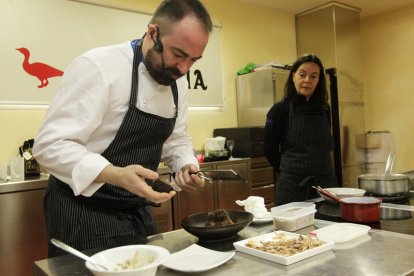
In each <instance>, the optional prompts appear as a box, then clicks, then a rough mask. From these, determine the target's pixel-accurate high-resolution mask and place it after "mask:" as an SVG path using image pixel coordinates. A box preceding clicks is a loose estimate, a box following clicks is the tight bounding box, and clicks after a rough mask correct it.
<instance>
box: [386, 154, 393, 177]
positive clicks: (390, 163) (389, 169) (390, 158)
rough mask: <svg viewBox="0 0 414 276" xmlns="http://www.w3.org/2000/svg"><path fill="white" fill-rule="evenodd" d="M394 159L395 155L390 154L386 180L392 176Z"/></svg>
mask: <svg viewBox="0 0 414 276" xmlns="http://www.w3.org/2000/svg"><path fill="white" fill-rule="evenodd" d="M394 158H395V154H394V153H390V154H389V155H388V159H387V163H386V165H385V174H384V177H385V179H387V178H389V176H390V175H391V171H392V166H393V164H394Z"/></svg>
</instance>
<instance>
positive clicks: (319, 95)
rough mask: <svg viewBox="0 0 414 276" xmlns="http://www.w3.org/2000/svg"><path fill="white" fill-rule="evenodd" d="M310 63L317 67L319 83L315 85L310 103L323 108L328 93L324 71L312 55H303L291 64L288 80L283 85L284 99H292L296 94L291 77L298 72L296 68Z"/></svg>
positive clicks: (319, 61)
mask: <svg viewBox="0 0 414 276" xmlns="http://www.w3.org/2000/svg"><path fill="white" fill-rule="evenodd" d="M306 62H312V63H315V64H316V65H318V67H319V71H320V74H319V81H318V84H317V85H316V88H315V92H314V93H313V95H312V96H311V97H310V101H312V102H315V103H316V104H318V105H319V106H322V107H325V106H326V105H327V102H328V93H327V91H326V80H325V70H324V68H323V65H322V61H321V60H320V59H319V58H318V57H317V56H316V55H314V54H305V55H303V56H301V57H299V58H298V59H297V60H296V61H295V63H293V65H292V68H291V69H290V73H289V78H288V80H287V82H286V84H285V98H292V97H293V96H295V95H296V94H297V91H296V87H295V84H294V83H293V75H294V74H295V72H296V71H297V70H298V68H299V67H300V66H301V65H302V64H304V63H306Z"/></svg>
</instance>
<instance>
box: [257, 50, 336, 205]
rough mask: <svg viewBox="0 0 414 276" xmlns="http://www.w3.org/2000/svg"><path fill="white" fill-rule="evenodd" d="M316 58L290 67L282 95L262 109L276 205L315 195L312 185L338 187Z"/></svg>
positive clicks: (320, 68)
mask: <svg viewBox="0 0 414 276" xmlns="http://www.w3.org/2000/svg"><path fill="white" fill-rule="evenodd" d="M327 99H328V95H327V91H326V81H325V74H324V69H323V65H322V62H321V60H320V59H319V58H318V57H317V56H315V55H312V54H307V55H304V56H302V57H300V58H299V59H298V60H296V61H295V63H294V64H293V66H292V69H291V70H290V74H289V78H288V80H287V82H286V84H285V95H284V98H283V99H282V100H281V101H280V102H277V103H275V104H274V105H273V106H272V108H271V109H270V110H269V112H268V113H267V118H266V126H265V139H264V146H265V154H266V157H267V159H268V160H269V162H270V163H271V164H272V165H273V167H274V168H275V170H276V172H277V173H278V180H277V184H276V192H275V204H276V205H281V204H286V203H289V202H293V201H303V200H306V199H310V198H315V197H317V196H318V194H317V193H316V191H315V190H314V189H313V188H312V186H321V187H325V188H326V187H335V186H338V184H337V179H336V176H335V172H334V168H333V163H332V160H331V156H330V153H331V151H332V150H333V147H334V144H333V138H332V135H331V131H330V108H329V105H328V103H327Z"/></svg>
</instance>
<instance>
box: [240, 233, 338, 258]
mask: <svg viewBox="0 0 414 276" xmlns="http://www.w3.org/2000/svg"><path fill="white" fill-rule="evenodd" d="M275 234H284V235H285V236H286V237H287V238H295V239H296V238H298V237H299V234H296V233H291V232H286V231H275V232H272V233H269V234H265V235H261V236H256V237H253V238H249V239H245V240H242V241H238V242H235V243H233V245H234V247H235V248H236V250H238V251H240V252H243V253H246V254H250V255H253V256H256V257H259V258H262V259H265V260H268V261H272V262H276V263H279V264H283V265H290V264H293V263H296V262H298V261H301V260H304V259H307V258H309V257H312V256H315V255H317V254H320V253H322V252H325V251H328V250H330V249H331V248H332V247H333V245H334V243H335V242H333V241H328V240H324V241H325V244H323V245H321V246H318V247H315V248H312V249H309V250H306V251H303V252H300V253H297V254H295V255H292V256H282V255H276V254H271V253H267V252H264V251H261V250H258V249H253V248H250V247H247V246H246V243H247V242H248V241H250V240H253V241H256V242H259V241H270V240H272V239H273V237H274V236H275ZM320 240H323V239H320Z"/></svg>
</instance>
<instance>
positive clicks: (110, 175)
mask: <svg viewBox="0 0 414 276" xmlns="http://www.w3.org/2000/svg"><path fill="white" fill-rule="evenodd" d="M145 179H150V180H153V181H155V180H157V179H158V173H156V172H154V171H152V170H150V169H146V168H144V167H142V166H140V165H130V166H127V167H124V168H122V167H116V166H113V165H108V166H107V167H105V169H103V170H102V172H101V173H100V174H99V175H98V177H97V178H96V179H95V182H98V183H102V182H104V183H111V184H113V185H116V186H119V187H122V188H124V189H125V190H127V191H129V192H131V193H133V194H136V195H138V196H141V197H145V198H146V199H147V200H149V201H152V202H155V203H160V202H164V201H167V200H169V199H171V198H172V197H173V196H174V195H175V194H176V192H175V191H170V192H169V193H159V192H156V191H154V190H153V189H152V188H151V186H149V185H148V184H147V182H145Z"/></svg>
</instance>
